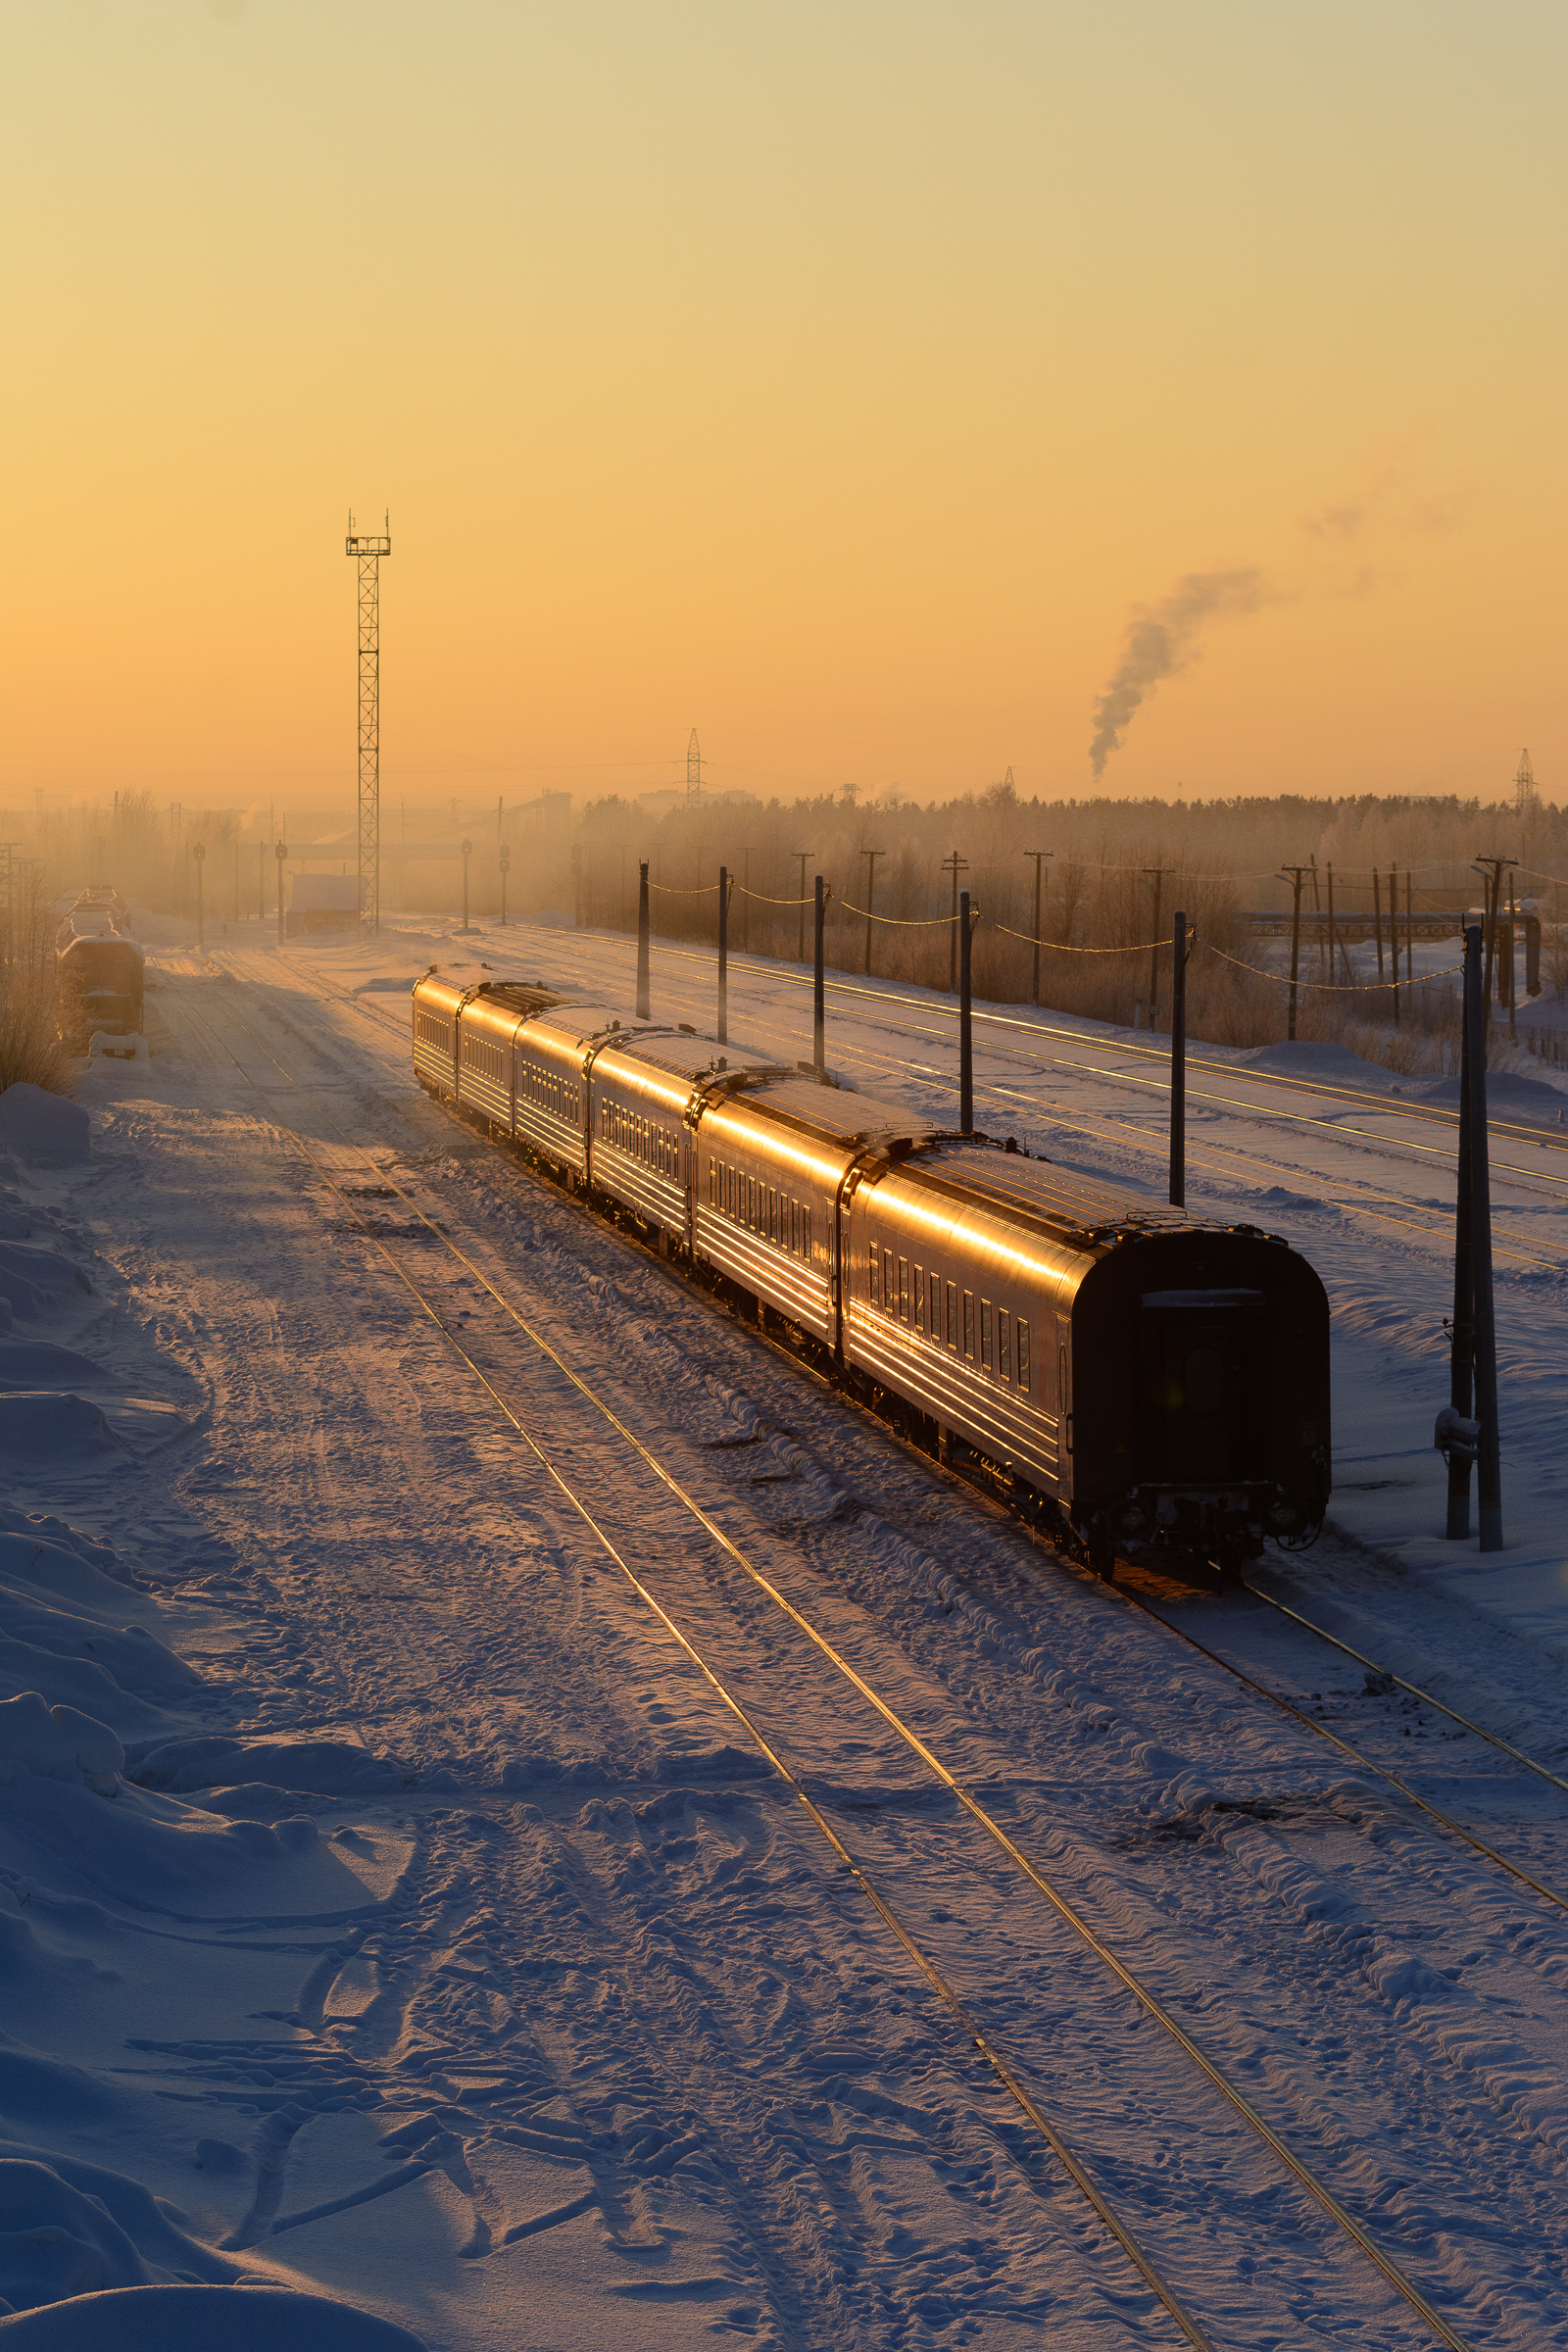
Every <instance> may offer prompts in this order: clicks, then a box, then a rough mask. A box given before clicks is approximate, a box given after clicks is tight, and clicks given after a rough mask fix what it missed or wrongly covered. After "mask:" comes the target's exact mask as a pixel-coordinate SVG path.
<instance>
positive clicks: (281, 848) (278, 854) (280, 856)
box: [272, 841, 288, 952]
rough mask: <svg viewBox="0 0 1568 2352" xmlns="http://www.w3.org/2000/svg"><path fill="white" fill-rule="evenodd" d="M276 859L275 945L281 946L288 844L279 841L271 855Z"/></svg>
mask: <svg viewBox="0 0 1568 2352" xmlns="http://www.w3.org/2000/svg"><path fill="white" fill-rule="evenodd" d="M272 854H273V856H274V857H275V858H276V859H277V945H278V949H279V952H281V950H282V946H283V860H284V858H286V857H287V856H288V843H287V842H286V841H280V842H279V843H278V845H277V848H276V849H275V850H274V852H273V853H272Z"/></svg>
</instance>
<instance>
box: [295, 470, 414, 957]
mask: <svg viewBox="0 0 1568 2352" xmlns="http://www.w3.org/2000/svg"><path fill="white" fill-rule="evenodd" d="M344 553H345V554H346V555H350V556H353V557H354V559H355V561H356V562H357V563H358V564H359V567H360V928H361V930H362V931H365V932H368V935H369V936H370V938H372V939H379V937H380V935H381V558H382V557H383V556H389V555H390V554H391V553H392V516H391V514H390V512H388V514H387V515H386V518H385V522H384V524H383V527H382V528H381V529H380V530H379V531H370V532H366V531H356V529H355V528H354V510H353V508H352V507H351V508H350V509H349V535H348V538H347V539H346V540H345V541H344ZM278 879H279V883H281V880H282V868H281V867H279V869H278Z"/></svg>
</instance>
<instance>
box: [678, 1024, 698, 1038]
mask: <svg viewBox="0 0 1568 2352" xmlns="http://www.w3.org/2000/svg"><path fill="white" fill-rule="evenodd" d="M675 1026H676V1028H677V1029H678V1030H679V1031H680V1033H681V1035H682V1037H695V1036H696V1035H697V1032H696V1030H695V1029H694V1028H693V1027H692V1025H691V1023H690V1021H677V1022H676V1023H675Z"/></svg>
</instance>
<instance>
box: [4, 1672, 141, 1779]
mask: <svg viewBox="0 0 1568 2352" xmlns="http://www.w3.org/2000/svg"><path fill="white" fill-rule="evenodd" d="M124 1762H125V1751H124V1749H123V1747H122V1745H121V1743H120V1740H119V1739H118V1738H117V1737H116V1735H115V1734H114V1733H113V1732H112V1731H111V1730H110V1729H109V1727H108V1725H107V1724H103V1723H96V1722H94V1720H93V1718H92V1717H91V1716H90V1715H83V1714H82V1713H81V1712H80V1711H79V1709H77V1708H75V1707H70V1706H53V1707H51V1706H50V1705H49V1704H48V1703H47V1702H46V1700H45V1699H44V1697H43V1695H42V1693H41V1692H39V1691H23V1692H22V1694H21V1695H20V1697H17V1698H8V1699H5V1700H3V1701H0V1787H10V1786H11V1785H12V1783H14V1782H15V1780H16V1779H17V1778H18V1767H19V1766H20V1767H21V1768H23V1769H24V1770H25V1771H27V1772H35V1773H38V1774H40V1775H41V1776H43V1777H44V1778H46V1779H48V1780H54V1781H61V1780H64V1781H72V1782H79V1783H80V1785H81V1786H82V1787H83V1788H86V1789H93V1790H95V1791H96V1793H97V1794H98V1795H100V1796H113V1795H114V1794H115V1791H116V1790H117V1789H118V1788H119V1787H120V1774H121V1772H122V1770H123V1766H124Z"/></svg>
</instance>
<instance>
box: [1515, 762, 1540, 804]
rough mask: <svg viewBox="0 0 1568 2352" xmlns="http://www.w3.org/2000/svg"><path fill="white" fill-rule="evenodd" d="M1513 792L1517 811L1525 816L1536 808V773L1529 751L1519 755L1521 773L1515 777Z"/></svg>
mask: <svg viewBox="0 0 1568 2352" xmlns="http://www.w3.org/2000/svg"><path fill="white" fill-rule="evenodd" d="M1513 790H1514V805H1515V811H1516V813H1517V814H1518V815H1520V816H1523V815H1525V813H1526V812H1527V811H1528V810H1529V809H1531V808H1533V807H1534V805H1535V800H1536V771H1535V769H1534V768H1533V767H1532V766H1531V764H1530V754H1529V752H1528V751H1524V752H1521V753H1520V755H1519V772H1518V774H1517V775H1516V776H1515V777H1514V780H1513Z"/></svg>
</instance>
